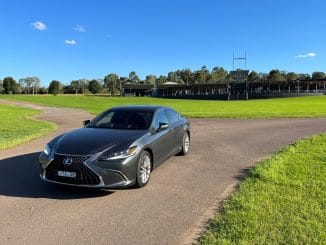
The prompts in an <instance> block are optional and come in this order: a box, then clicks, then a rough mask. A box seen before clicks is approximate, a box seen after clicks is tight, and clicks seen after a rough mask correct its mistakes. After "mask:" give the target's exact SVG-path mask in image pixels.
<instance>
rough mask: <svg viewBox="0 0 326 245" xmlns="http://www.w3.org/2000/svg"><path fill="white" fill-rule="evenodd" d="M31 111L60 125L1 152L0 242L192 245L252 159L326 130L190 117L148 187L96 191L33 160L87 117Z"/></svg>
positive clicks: (306, 124) (297, 122) (311, 123)
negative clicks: (54, 177) (183, 138)
mask: <svg viewBox="0 0 326 245" xmlns="http://www.w3.org/2000/svg"><path fill="white" fill-rule="evenodd" d="M0 103H4V102H3V101H1V100H0ZM6 103H8V102H6ZM10 103H14V104H16V105H21V104H22V103H18V102H10ZM25 106H28V107H32V108H35V106H32V105H26V104H25ZM36 108H38V109H41V110H43V111H44V113H43V114H42V115H40V116H38V118H40V119H43V120H49V121H52V122H55V123H57V124H58V125H59V129H58V131H57V132H56V133H54V134H52V135H51V136H47V137H44V138H42V139H38V140H35V141H32V142H30V143H27V144H25V145H23V146H18V147H16V148H14V149H11V150H6V151H0V217H1V218H0V244H22V243H24V244H74V243H77V244H94V243H96V244H132V243H133V244H184V243H191V242H192V241H193V240H192V239H193V238H194V237H195V235H196V232H198V230H199V229H200V227H201V224H202V222H203V221H205V220H206V218H207V217H209V216H211V215H212V212H213V207H216V205H217V204H219V203H220V202H221V201H222V200H223V199H225V197H226V196H227V195H228V194H229V192H230V191H231V190H232V188H233V187H234V186H235V185H236V184H237V183H238V182H239V181H240V180H241V179H242V178H243V176H244V175H245V173H246V170H247V169H248V168H250V167H251V166H253V165H254V164H255V162H256V161H258V160H260V159H262V158H265V157H267V156H268V155H270V154H271V153H273V152H275V151H277V150H278V149H280V148H281V147H283V146H284V145H286V144H289V143H292V142H294V141H295V140H297V139H298V138H301V137H305V136H309V135H312V134H317V133H322V132H325V131H326V118H320V119H277V120H276V119H271V120H226V119H223V120H222V119H221V120H213V119H212V120H210V119H192V120H191V124H192V149H191V152H190V154H189V155H187V156H186V157H172V158H171V159H169V160H168V161H167V162H165V163H164V164H163V165H161V166H160V167H159V168H158V169H157V170H156V171H154V172H153V175H152V178H151V181H150V183H149V185H148V186H147V187H145V188H143V189H128V190H120V191H100V190H98V191H94V190H85V189H79V188H72V187H64V186H56V185H50V184H45V183H42V182H41V180H40V179H39V177H38V174H39V167H38V164H37V155H38V152H39V151H41V150H42V149H43V145H44V143H45V142H46V141H47V140H48V139H49V138H50V137H52V136H53V135H55V134H58V133H60V132H62V131H66V130H69V129H72V128H76V127H79V126H80V124H81V122H82V120H84V119H88V118H91V117H92V116H91V115H89V114H87V113H85V112H83V111H80V110H73V109H63V108H53V107H44V106H36Z"/></svg>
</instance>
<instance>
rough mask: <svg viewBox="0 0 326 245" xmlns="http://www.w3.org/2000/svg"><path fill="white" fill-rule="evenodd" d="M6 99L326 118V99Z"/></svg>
mask: <svg viewBox="0 0 326 245" xmlns="http://www.w3.org/2000/svg"><path fill="white" fill-rule="evenodd" d="M0 98H3V99H13V100H20V101H29V102H34V103H40V104H44V105H52V106H63V107H74V108H81V109H85V110H87V111H89V112H91V113H93V114H98V113H100V112H101V111H103V110H105V109H107V108H109V107H112V106H117V105H125V104H155V105H166V106H171V107H173V108H175V109H176V110H177V111H179V112H180V113H182V114H184V115H185V116H188V117H206V118H281V117H325V116H326V96H313V97H298V98H286V99H265V100H249V101H209V100H180V99H160V98H147V97H104V96H81V95H79V96H74V95H64V96H52V95H43V96H42V95H34V96H33V95H1V96H0Z"/></svg>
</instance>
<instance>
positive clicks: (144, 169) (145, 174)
mask: <svg viewBox="0 0 326 245" xmlns="http://www.w3.org/2000/svg"><path fill="white" fill-rule="evenodd" d="M151 171H152V157H151V155H150V154H149V152H148V151H144V152H143V153H142V154H141V155H140V157H139V161H138V167H137V175H136V183H135V187H137V188H142V187H144V186H145V185H147V183H148V182H149V179H150V176H151Z"/></svg>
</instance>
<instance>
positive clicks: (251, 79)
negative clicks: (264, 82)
mask: <svg viewBox="0 0 326 245" xmlns="http://www.w3.org/2000/svg"><path fill="white" fill-rule="evenodd" d="M258 80H259V77H258V74H257V72H255V71H251V72H250V73H249V75H248V82H249V83H254V82H257V81H258Z"/></svg>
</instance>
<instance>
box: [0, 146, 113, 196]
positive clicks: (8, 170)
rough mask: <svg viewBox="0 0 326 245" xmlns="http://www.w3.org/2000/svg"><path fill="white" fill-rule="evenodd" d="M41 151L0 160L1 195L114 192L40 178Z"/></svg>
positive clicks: (65, 194)
mask: <svg viewBox="0 0 326 245" xmlns="http://www.w3.org/2000/svg"><path fill="white" fill-rule="evenodd" d="M38 155H39V152H34V153H30V154H25V155H20V156H15V157H11V158H6V159H3V160H0V195H3V196H13V197H27V198H50V199H81V198H94V197H100V196H106V195H110V194H112V193H113V192H112V191H107V190H100V189H91V188H81V187H73V186H64V185H58V184H51V183H46V182H44V181H42V180H41V179H40V176H39V174H40V166H39V164H38Z"/></svg>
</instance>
